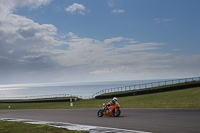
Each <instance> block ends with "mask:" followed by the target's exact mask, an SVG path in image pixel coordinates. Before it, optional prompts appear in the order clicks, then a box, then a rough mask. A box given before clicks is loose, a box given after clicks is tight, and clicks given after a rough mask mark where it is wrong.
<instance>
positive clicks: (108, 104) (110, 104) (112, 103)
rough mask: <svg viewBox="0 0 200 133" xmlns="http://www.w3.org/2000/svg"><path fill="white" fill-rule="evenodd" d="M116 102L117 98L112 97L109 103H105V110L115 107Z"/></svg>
mask: <svg viewBox="0 0 200 133" xmlns="http://www.w3.org/2000/svg"><path fill="white" fill-rule="evenodd" d="M116 102H117V98H116V97H114V98H113V99H112V100H111V101H110V102H109V103H107V105H106V108H107V107H109V106H112V105H115V104H116Z"/></svg>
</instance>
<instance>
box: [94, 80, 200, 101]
mask: <svg viewBox="0 0 200 133" xmlns="http://www.w3.org/2000/svg"><path fill="white" fill-rule="evenodd" d="M191 81H200V77H193V78H184V79H175V80H168V81H159V82H152V83H145V84H137V85H131V86H124V87H117V88H111V89H105V90H101V91H99V92H97V93H95V94H94V95H93V97H95V98H96V99H101V98H111V97H113V96H117V97H120V96H132V95H141V94H149V93H156V92H163V91H170V90H177V89H184V88H188V87H196V86H200V84H199V83H197V84H194V85H191V84H189V85H187V84H186V85H181V86H177V85H175V84H178V83H188V82H191ZM165 85H175V86H172V87H163V88H160V89H156V90H144V89H148V88H153V87H158V86H165ZM129 90H140V91H136V92H134V94H133V92H130V93H124V94H115V95H112V94H111V95H106V96H101V95H102V94H106V93H110V92H122V91H129Z"/></svg>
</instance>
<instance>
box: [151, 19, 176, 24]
mask: <svg viewBox="0 0 200 133" xmlns="http://www.w3.org/2000/svg"><path fill="white" fill-rule="evenodd" d="M154 21H156V23H161V22H170V21H172V19H170V18H167V19H160V18H154Z"/></svg>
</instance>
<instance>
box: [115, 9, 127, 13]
mask: <svg viewBox="0 0 200 133" xmlns="http://www.w3.org/2000/svg"><path fill="white" fill-rule="evenodd" d="M124 12H125V10H123V9H114V10H112V13H124Z"/></svg>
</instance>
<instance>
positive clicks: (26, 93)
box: [0, 79, 166, 99]
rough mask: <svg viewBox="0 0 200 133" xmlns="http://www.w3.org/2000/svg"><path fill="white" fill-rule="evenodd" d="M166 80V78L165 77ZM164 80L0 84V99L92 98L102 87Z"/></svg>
mask: <svg viewBox="0 0 200 133" xmlns="http://www.w3.org/2000/svg"><path fill="white" fill-rule="evenodd" d="M165 80H166V79H165ZM165 80H163V79H162V80H161V79H158V80H127V81H104V82H84V83H35V84H7V85H0V99H35V98H50V97H65V96H76V97H79V98H83V99H88V98H92V97H93V95H94V94H95V93H97V92H98V91H101V90H104V89H111V88H117V87H124V86H130V85H137V84H144V83H151V82H157V81H165Z"/></svg>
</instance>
